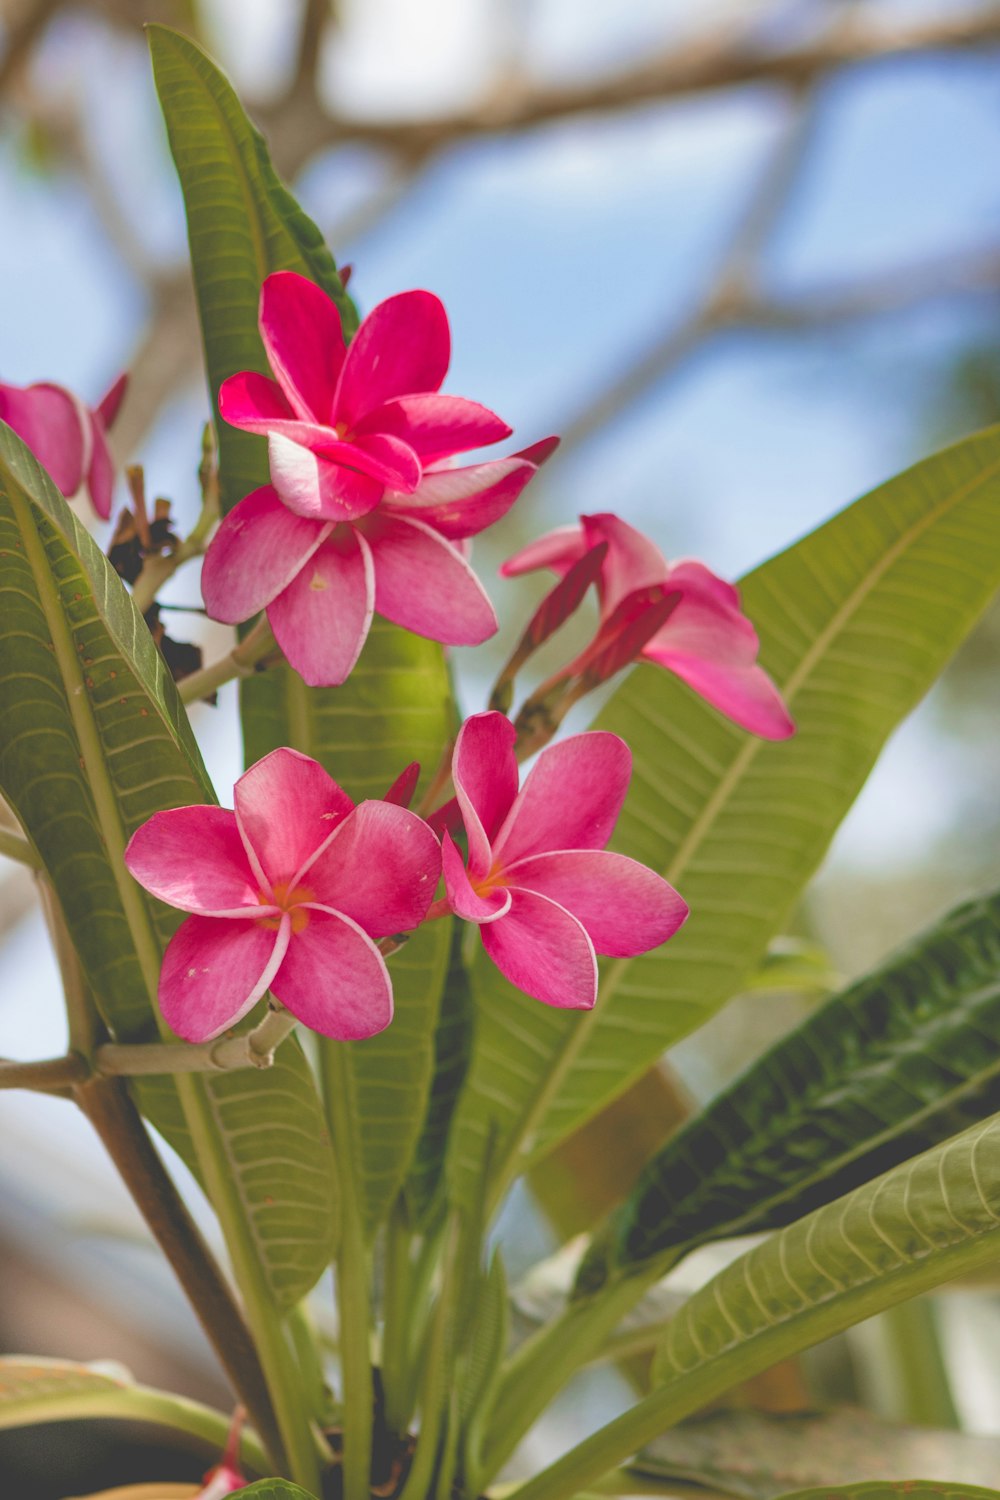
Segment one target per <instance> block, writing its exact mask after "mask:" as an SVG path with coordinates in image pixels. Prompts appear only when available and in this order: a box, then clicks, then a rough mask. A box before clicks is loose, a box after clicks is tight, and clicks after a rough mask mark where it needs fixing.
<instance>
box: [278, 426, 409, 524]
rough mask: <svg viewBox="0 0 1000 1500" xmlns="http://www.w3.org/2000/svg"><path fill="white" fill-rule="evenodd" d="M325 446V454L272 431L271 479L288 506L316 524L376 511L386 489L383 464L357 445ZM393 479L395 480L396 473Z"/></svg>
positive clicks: (337, 444)
mask: <svg viewBox="0 0 1000 1500" xmlns="http://www.w3.org/2000/svg"><path fill="white" fill-rule="evenodd" d="M320 446H321V447H322V448H323V452H321V453H319V452H316V450H315V448H307V447H305V446H304V445H303V444H302V443H300V442H296V441H295V440H294V439H292V438H289V437H286V436H285V435H284V434H283V433H281V432H278V431H277V430H272V432H271V434H270V436H269V438H268V443H267V452H268V458H269V460H270V464H271V480H272V483H273V484H274V488H275V489H276V490H277V492H278V495H279V497H280V499H281V500H282V502H283V504H285V505H287V506H288V508H289V510H293V511H294V512H295V514H296V515H299V516H305V517H306V518H307V519H308V520H312V521H350V520H353V519H354V517H355V516H362V515H365V514H366V513H367V512H368V511H370V510H372V509H374V507H375V506H376V505H377V504H378V502H379V501H380V500H381V498H382V495H383V493H384V491H385V483H384V480H385V477H386V476H385V470H384V469H382V466H381V465H376V464H374V463H373V462H372V461H371V460H370V459H368V458H367V456H366V455H365V454H363V453H361V452H360V451H359V450H358V448H357V447H356V445H355V444H353V443H342V442H339V441H336V440H334V439H330V440H329V441H326V442H324V443H323V444H321V445H320ZM348 463H349V464H350V465H351V466H352V467H347V466H346V465H347V464H348ZM361 468H365V469H377V470H378V471H379V473H381V475H382V477H381V478H379V477H377V476H376V477H374V478H373V477H372V475H371V474H368V473H362V472H361ZM389 477H391V478H392V479H393V480H395V478H396V475H395V471H393V472H392V474H391V475H390V476H389Z"/></svg>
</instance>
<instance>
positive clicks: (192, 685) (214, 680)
mask: <svg viewBox="0 0 1000 1500" xmlns="http://www.w3.org/2000/svg"><path fill="white" fill-rule="evenodd" d="M271 657H274V659H275V660H276V661H278V660H280V657H281V653H280V651H279V649H278V643H277V641H276V640H275V639H274V635H273V634H272V632H271V627H270V625H269V624H268V621H267V617H266V616H262V617H261V618H260V620H258V622H257V624H256V625H255V626H254V628H253V629H252V630H251V631H250V633H249V635H246V636H244V638H243V640H242V641H240V643H239V645H237V646H234V647H233V649H232V651H228V652H227V653H226V655H225V656H222V657H220V658H219V660H218V661H214V662H209V664H208V666H207V667H202V668H201V670H200V671H198V672H192V673H191V675H190V677H185V678H184V679H183V681H182V682H180V683H179V684H178V688H177V691H178V692H179V693H180V695H181V701H182V702H184V703H197V702H198V701H199V700H200V699H202V698H207V697H209V695H210V694H212V693H214V692H216V690H217V689H218V688H220V687H222V686H223V685H224V684H225V683H227V682H232V681H233V679H234V678H236V677H252V676H253V674H254V673H255V672H261V671H264V670H265V669H266V666H267V663H268V660H269V658H271Z"/></svg>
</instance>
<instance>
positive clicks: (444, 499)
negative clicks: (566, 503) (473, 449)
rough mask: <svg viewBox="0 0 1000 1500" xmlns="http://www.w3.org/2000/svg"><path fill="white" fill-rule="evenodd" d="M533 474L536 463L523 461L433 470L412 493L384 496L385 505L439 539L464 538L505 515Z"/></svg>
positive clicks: (519, 459) (515, 460)
mask: <svg viewBox="0 0 1000 1500" xmlns="http://www.w3.org/2000/svg"><path fill="white" fill-rule="evenodd" d="M537 472H538V471H537V469H536V468H535V466H534V464H530V463H526V462H525V460H524V459H522V458H498V459H495V460H494V461H493V462H492V463H485V464H470V465H468V466H467V467H466V468H464V469H437V470H432V471H431V472H430V473H427V474H425V475H424V477H423V479H422V480H421V482H420V485H419V486H418V488H417V489H416V490H415V491H414V493H413V494H412V495H408V496H403V495H395V494H388V495H386V497H385V503H386V506H387V508H389V509H391V510H394V511H397V512H398V513H399V514H400V515H409V516H412V517H414V518H416V519H417V520H419V521H423V522H425V523H426V525H428V526H433V527H434V530H435V531H439V532H440V533H441V535H442V536H446V537H448V538H449V539H451V540H456V541H457V540H463V539H464V538H465V537H469V536H475V535H476V534H477V533H478V532H480V531H485V529H486V527H487V526H492V525H493V524H494V523H495V522H496V521H499V520H500V519H501V517H503V516H505V515H506V514H507V512H508V511H509V510H510V508H511V506H512V505H513V504H514V501H515V500H516V499H517V497H518V496H519V495H520V493H521V491H522V490H523V489H524V487H525V485H526V484H527V483H528V480H529V479H531V478H532V476H533V475H535V474H536V473H537Z"/></svg>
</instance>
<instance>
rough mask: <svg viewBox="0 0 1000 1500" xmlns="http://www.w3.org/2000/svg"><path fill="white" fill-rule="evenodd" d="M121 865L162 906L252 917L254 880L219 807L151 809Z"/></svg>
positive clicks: (229, 819) (231, 819) (231, 823)
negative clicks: (165, 810)
mask: <svg viewBox="0 0 1000 1500" xmlns="http://www.w3.org/2000/svg"><path fill="white" fill-rule="evenodd" d="M125 866H126V868H127V869H128V870H129V872H130V873H131V874H132V875H134V877H135V879H136V880H137V881H138V882H139V884H140V885H141V886H143V887H145V889H146V890H147V891H149V893H150V894H151V895H153V896H157V897H158V898H159V899H160V900H161V901H166V903H167V905H168V906H176V907H179V908H180V910H181V911H190V912H199V913H200V914H201V915H202V916H213V917H226V916H234V917H258V916H260V915H261V911H260V905H259V901H258V881H257V879H256V875H255V872H254V871H253V869H252V868H251V866H250V863H249V861H248V859H247V855H246V850H245V849H244V847H243V842H242V840H241V838H240V831H239V828H238V826H237V822H236V814H235V813H233V812H230V811H229V809H228V808H225V807H175V808H172V809H171V810H170V811H169V812H158V813H154V814H153V816H152V817H151V818H150V819H149V820H148V821H147V822H145V823H143V825H142V827H141V828H137V829H136V831H135V833H133V835H132V837H131V838H130V839H129V842H128V845H127V847H126V849H125Z"/></svg>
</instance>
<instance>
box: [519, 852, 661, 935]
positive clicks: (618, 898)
mask: <svg viewBox="0 0 1000 1500" xmlns="http://www.w3.org/2000/svg"><path fill="white" fill-rule="evenodd" d="M505 878H506V879H507V880H509V881H510V884H511V886H512V887H513V886H516V887H518V888H522V887H523V888H524V889H525V890H529V891H535V892H536V893H537V894H539V895H542V896H548V897H549V898H550V900H552V901H557V902H558V903H559V905H560V906H564V907H565V908H566V910H567V911H568V912H571V913H572V915H573V916H574V917H576V919H577V921H578V922H580V923H581V924H582V925H583V927H584V928H585V929H586V931H587V934H588V935H589V937H590V941H591V942H592V943H593V945H594V948H595V949H596V951H597V952H598V953H607V954H610V955H612V956H613V957H615V958H631V957H632V956H633V955H634V954H636V953H648V952H649V950H650V948H658V947H659V945H660V944H661V943H665V942H666V941H667V939H668V938H670V937H673V935H674V933H675V932H676V931H677V929H678V927H680V925H681V923H682V922H683V921H684V920H685V918H686V917H687V915H688V907H687V903H686V902H685V901H683V900H682V899H681V897H680V896H679V895H678V894H677V892H676V891H675V890H674V888H673V886H672V885H668V883H667V881H665V880H664V879H663V877H662V876H660V875H657V874H656V872H655V871H654V870H650V869H647V868H646V866H645V865H642V864H640V863H639V861H638V860H635V859H629V858H628V857H627V856H626V855H624V854H612V853H610V852H609V851H608V850H606V849H602V850H597V849H571V850H561V851H558V852H555V853H552V854H536V855H533V856H532V857H531V858H529V859H522V860H519V861H518V862H517V864H515V865H508V866H507V868H506V870H505Z"/></svg>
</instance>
